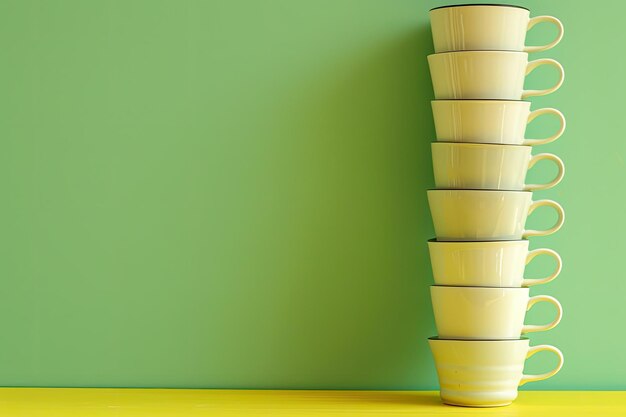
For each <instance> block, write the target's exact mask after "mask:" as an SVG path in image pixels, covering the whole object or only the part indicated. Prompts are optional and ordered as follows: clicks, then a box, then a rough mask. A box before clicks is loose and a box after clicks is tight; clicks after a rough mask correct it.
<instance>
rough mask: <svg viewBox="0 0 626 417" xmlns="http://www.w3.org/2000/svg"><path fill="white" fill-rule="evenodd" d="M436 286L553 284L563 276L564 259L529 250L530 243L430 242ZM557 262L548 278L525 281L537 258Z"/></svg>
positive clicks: (556, 255)
mask: <svg viewBox="0 0 626 417" xmlns="http://www.w3.org/2000/svg"><path fill="white" fill-rule="evenodd" d="M428 250H429V252H430V261H431V264H432V267H433V275H434V277H435V284H436V285H449V286H457V287H530V286H533V285H538V284H545V283H547V282H550V281H552V280H553V279H555V278H556V277H557V276H559V274H560V273H561V267H562V262H561V257H560V256H559V254H558V253H556V252H555V251H553V250H551V249H535V250H532V251H528V240H508V241H494V242H437V241H436V240H430V241H428ZM540 255H546V256H550V257H552V258H553V259H554V260H555V261H556V268H555V269H554V271H553V272H552V273H551V274H550V275H548V276H546V277H544V278H535V279H528V278H524V269H525V268H526V265H528V264H529V263H530V262H531V261H532V260H533V259H535V258H536V257H537V256H540Z"/></svg>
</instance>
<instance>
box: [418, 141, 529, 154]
mask: <svg viewBox="0 0 626 417" xmlns="http://www.w3.org/2000/svg"><path fill="white" fill-rule="evenodd" d="M430 145H431V146H433V145H444V146H445V145H458V146H461V145H465V146H469V147H470V148H471V147H477V146H487V147H488V148H490V147H494V148H495V147H498V146H515V147H517V148H530V150H531V151H532V146H530V145H518V144H515V143H484V142H449V141H445V140H435V141H433V142H431V143H430Z"/></svg>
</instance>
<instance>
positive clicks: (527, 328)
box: [522, 295, 563, 333]
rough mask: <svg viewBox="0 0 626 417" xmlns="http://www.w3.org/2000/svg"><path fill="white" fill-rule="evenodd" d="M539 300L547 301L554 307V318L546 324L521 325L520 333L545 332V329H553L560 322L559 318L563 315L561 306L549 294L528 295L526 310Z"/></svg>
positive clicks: (539, 301)
mask: <svg viewBox="0 0 626 417" xmlns="http://www.w3.org/2000/svg"><path fill="white" fill-rule="evenodd" d="M541 302H547V303H550V304H552V305H554V306H555V307H556V311H557V313H556V317H555V319H554V320H552V322H551V323H548V324H539V325H537V324H525V325H524V326H523V327H522V333H532V332H545V331H546V330H550V329H554V328H555V327H556V325H557V324H559V323H560V322H561V318H562V317H563V307H561V303H559V300H557V299H556V298H554V297H550V296H549V295H537V296H535V297H530V299H528V307H526V311H529V310H530V309H531V308H533V306H534V305H535V304H537V303H541Z"/></svg>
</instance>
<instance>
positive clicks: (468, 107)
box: [431, 100, 565, 146]
mask: <svg viewBox="0 0 626 417" xmlns="http://www.w3.org/2000/svg"><path fill="white" fill-rule="evenodd" d="M431 104H432V109H433V117H434V120H435V131H436V133H437V140H438V141H444V142H479V143H499V144H503V145H528V146H534V145H541V144H544V143H550V142H552V141H555V140H557V139H558V138H559V137H561V135H562V134H563V132H564V131H565V117H564V116H563V114H562V113H561V112H560V111H558V110H557V109H552V108H545V109H538V110H535V111H533V112H531V111H530V102H529V101H521V100H518V101H513V100H433V101H432V102H431ZM541 115H553V116H556V117H557V118H558V119H559V122H560V124H561V126H560V128H559V130H558V131H557V132H556V133H554V134H553V135H551V136H548V137H546V138H543V139H525V138H524V134H525V132H526V125H527V124H528V123H530V122H532V121H533V120H535V119H536V118H537V117H539V116H541Z"/></svg>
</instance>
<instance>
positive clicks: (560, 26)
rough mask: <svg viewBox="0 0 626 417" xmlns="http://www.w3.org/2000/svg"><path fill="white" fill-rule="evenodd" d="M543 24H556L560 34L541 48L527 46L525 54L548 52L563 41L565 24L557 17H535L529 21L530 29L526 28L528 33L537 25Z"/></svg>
mask: <svg viewBox="0 0 626 417" xmlns="http://www.w3.org/2000/svg"><path fill="white" fill-rule="evenodd" d="M542 22H549V23H552V24H554V25H555V26H556V27H557V29H558V30H559V33H558V34H557V35H556V38H555V39H554V40H553V41H552V42H550V43H548V44H546V45H542V46H541V45H539V46H526V47H524V52H541V51H547V50H548V49H552V48H554V47H555V46H556V45H557V44H558V43H559V42H561V39H563V23H561V21H560V20H559V19H557V18H556V17H553V16H536V17H533V18H532V19H530V20H529V21H528V27H527V28H526V31H527V32H528V31H529V30H530V29H532V27H533V26H535V25H536V24H537V23H542Z"/></svg>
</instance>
